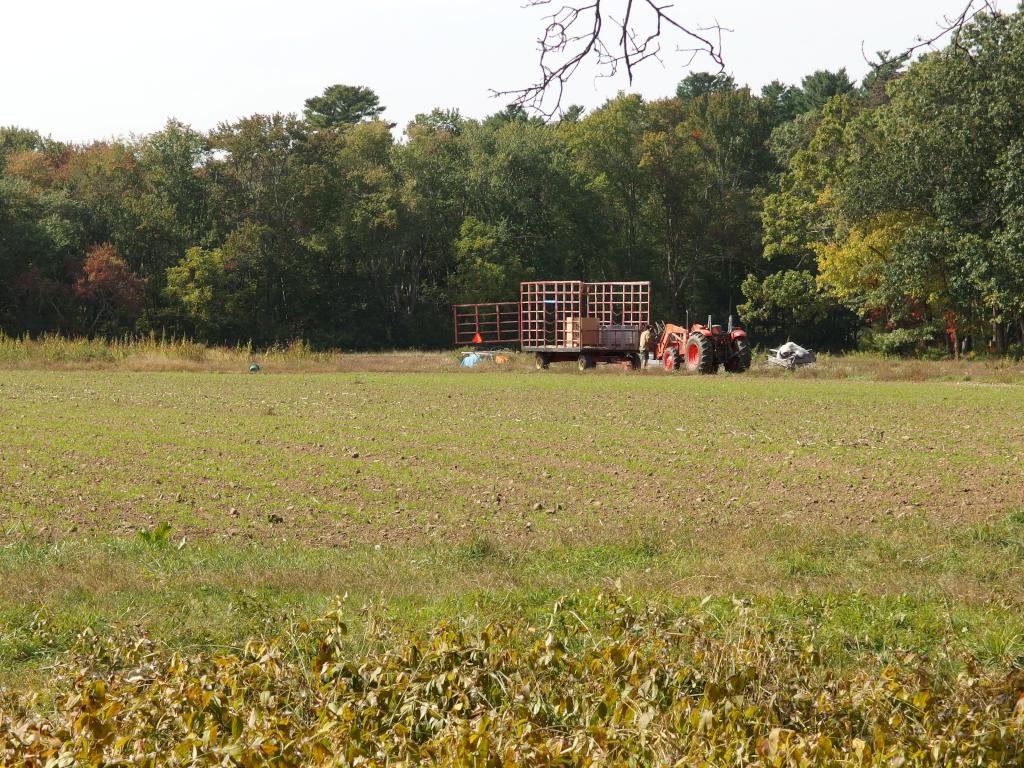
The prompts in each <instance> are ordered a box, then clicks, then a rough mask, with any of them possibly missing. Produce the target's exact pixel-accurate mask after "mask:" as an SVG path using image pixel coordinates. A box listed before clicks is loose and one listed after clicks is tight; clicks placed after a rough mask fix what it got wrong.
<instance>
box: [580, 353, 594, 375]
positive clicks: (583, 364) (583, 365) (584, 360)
mask: <svg viewBox="0 0 1024 768" xmlns="http://www.w3.org/2000/svg"><path fill="white" fill-rule="evenodd" d="M579 367H580V370H581V371H585V370H587V368H593V367H594V361H593V359H591V357H590V355H588V354H587V353H586V352H583V353H581V354H580V359H579Z"/></svg>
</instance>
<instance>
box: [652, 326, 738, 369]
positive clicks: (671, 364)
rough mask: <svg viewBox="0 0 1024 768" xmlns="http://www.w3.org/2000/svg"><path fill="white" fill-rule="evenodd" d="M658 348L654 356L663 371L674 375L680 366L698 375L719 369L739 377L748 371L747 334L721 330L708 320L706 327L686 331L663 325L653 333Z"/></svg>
mask: <svg viewBox="0 0 1024 768" xmlns="http://www.w3.org/2000/svg"><path fill="white" fill-rule="evenodd" d="M656 330H658V331H659V333H658V334H657V337H658V344H657V346H656V347H655V355H656V356H657V358H658V359H659V360H661V364H662V365H663V366H665V370H666V371H669V372H671V371H676V370H678V369H679V366H680V365H685V366H686V370H688V371H696V372H698V373H718V369H719V367H720V366H725V370H727V371H729V372H731V373H743V371H745V370H747V369H748V368H749V367H750V363H751V359H752V355H751V349H750V341H749V340H748V339H747V332H746V331H744V330H743V329H742V328H739V327H735V326H733V323H732V318H731V317H730V318H729V326H728V327H727V328H722V326H720V325H713V324H712V322H711V318H710V317H708V323H707V325H701V324H700V323H694V324H693V325H692V326H690V329H689V330H687V329H686V328H684V327H683V326H680V325H672V324H671V323H667V324H666V325H665V326H664V327H662V328H658V329H656Z"/></svg>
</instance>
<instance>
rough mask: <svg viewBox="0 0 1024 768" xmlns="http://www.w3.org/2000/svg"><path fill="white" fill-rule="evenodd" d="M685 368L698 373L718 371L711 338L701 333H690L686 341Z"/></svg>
mask: <svg viewBox="0 0 1024 768" xmlns="http://www.w3.org/2000/svg"><path fill="white" fill-rule="evenodd" d="M686 370H688V371H691V372H693V371H696V372H698V373H718V363H716V362H715V348H714V345H713V344H712V343H711V339H709V338H708V337H707V336H705V335H704V334H701V333H691V334H690V338H689V339H687V341H686Z"/></svg>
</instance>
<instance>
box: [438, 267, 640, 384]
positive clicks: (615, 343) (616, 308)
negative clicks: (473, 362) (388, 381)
mask: <svg viewBox="0 0 1024 768" xmlns="http://www.w3.org/2000/svg"><path fill="white" fill-rule="evenodd" d="M650 297H651V284H650V283H649V282H602V283H585V282H582V281H579V280H543V281H534V282H524V283H521V284H520V286H519V301H518V302H516V301H506V302H496V303H490V304H457V305H455V306H454V307H453V308H452V311H453V321H454V327H455V344H456V345H457V346H500V345H505V346H510V345H517V346H518V347H519V348H520V349H521V350H522V351H523V352H526V353H533V354H534V357H535V360H536V366H537V368H539V369H544V368H547V367H548V366H549V365H550V364H551V363H556V362H564V361H571V360H575V361H577V363H578V365H579V368H580V370H586V369H587V368H593V367H594V366H595V365H597V364H598V363H615V362H621V363H626V364H628V365H629V366H630V367H633V368H638V367H639V366H640V351H639V349H640V332H641V331H642V330H643V328H644V326H646V325H647V324H648V323H649V322H650Z"/></svg>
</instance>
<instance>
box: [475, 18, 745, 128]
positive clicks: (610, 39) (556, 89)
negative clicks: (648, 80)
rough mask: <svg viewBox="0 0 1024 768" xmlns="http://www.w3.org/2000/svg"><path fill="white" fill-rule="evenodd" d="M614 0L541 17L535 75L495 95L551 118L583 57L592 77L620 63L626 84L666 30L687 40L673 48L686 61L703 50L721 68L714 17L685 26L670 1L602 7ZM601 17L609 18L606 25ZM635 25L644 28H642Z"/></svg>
mask: <svg viewBox="0 0 1024 768" xmlns="http://www.w3.org/2000/svg"><path fill="white" fill-rule="evenodd" d="M614 2H615V0H591V2H589V3H583V2H580V3H574V4H566V5H563V6H561V7H560V8H559V10H558V11H556V12H555V13H553V14H551V15H550V16H547V17H546V19H545V20H546V26H545V28H544V32H543V34H542V35H541V37H540V39H539V40H538V41H537V43H538V45H539V47H540V76H539V78H538V80H537V82H536V83H534V84H533V85H530V86H528V87H526V88H522V89H518V90H510V91H494V90H492V91H491V94H492V95H494V96H496V97H502V96H504V97H511V103H513V104H518V105H520V106H522V107H525V108H527V109H532V110H534V111H535V112H538V113H539V114H541V115H543V116H544V117H545V118H551V117H553V116H555V115H556V114H559V113H560V112H561V107H562V96H563V94H564V93H565V85H566V83H567V82H568V81H569V80H570V79H571V78H572V76H573V75H575V74H576V72H577V70H578V69H579V67H580V65H581V64H582V63H583V62H584V61H588V60H589V61H592V62H593V63H594V64H595V65H596V66H597V69H598V77H612V76H614V75H616V74H617V73H618V72H619V70H620V67H624V68H625V70H626V75H627V77H628V79H629V82H630V83H631V84H632V82H633V75H634V70H635V69H636V67H637V66H638V65H640V64H642V63H643V62H645V61H646V60H648V59H657V60H659V61H660V60H661V54H662V47H661V41H662V39H663V36H665V37H667V36H668V35H669V34H670V33H671V34H674V35H676V36H680V37H682V38H683V39H685V40H688V41H689V45H688V46H687V47H679V46H677V47H676V49H675V50H676V52H682V53H688V54H690V57H689V60H688V62H687V64H686V66H689V65H690V64H692V63H693V61H694V60H695V59H696V57H697V56H700V55H706V56H707V57H708V58H709V59H710V60H711V61H712V62H713V63H714V64H715V65H716V66H717V67H718V71H719V72H721V71H722V70H723V69H724V68H725V65H724V62H723V60H722V31H723V28H722V27H721V26H720V25H719V24H718V23H717V22H716V23H715V24H713V25H711V26H708V27H690V26H686V25H684V24H683V23H682V22H681V21H679V20H678V19H677V18H675V16H674V15H672V12H671V11H672V7H673V6H672V5H671V4H670V3H659V2H658V0H618V2H619V3H620V5H621V6H622V15H621V17H620V18H616V17H615V16H613V15H612V14H611V13H610V12H609V11H608V6H609V5H610V4H612V3H614ZM551 3H552V0H528V2H527V3H526V6H525V7H527V8H536V7H540V6H546V5H551ZM606 20H607V21H608V22H609V23H608V24H607V25H606V23H605V22H606ZM638 29H645V30H649V31H647V32H641V31H638Z"/></svg>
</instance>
